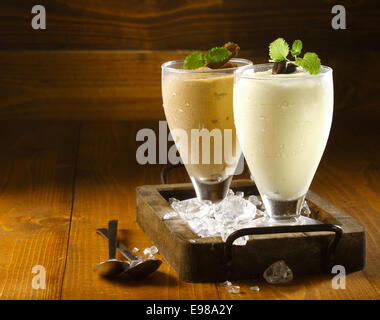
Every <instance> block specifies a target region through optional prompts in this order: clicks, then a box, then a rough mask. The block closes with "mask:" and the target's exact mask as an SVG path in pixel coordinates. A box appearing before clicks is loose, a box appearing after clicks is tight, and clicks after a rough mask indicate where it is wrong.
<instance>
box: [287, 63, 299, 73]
mask: <svg viewBox="0 0 380 320" xmlns="http://www.w3.org/2000/svg"><path fill="white" fill-rule="evenodd" d="M296 70H297V66H296V65H295V64H294V63H287V65H286V73H288V74H289V73H293V72H295V71H296Z"/></svg>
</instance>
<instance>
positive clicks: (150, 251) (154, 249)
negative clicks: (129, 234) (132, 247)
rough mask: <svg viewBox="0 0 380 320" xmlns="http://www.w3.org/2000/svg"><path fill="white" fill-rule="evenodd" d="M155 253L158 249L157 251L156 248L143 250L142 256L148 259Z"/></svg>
mask: <svg viewBox="0 0 380 320" xmlns="http://www.w3.org/2000/svg"><path fill="white" fill-rule="evenodd" d="M157 252H158V249H157V247H156V246H152V247H150V248H145V249H144V255H145V256H149V257H151V256H153V255H155V254H156V253H157Z"/></svg>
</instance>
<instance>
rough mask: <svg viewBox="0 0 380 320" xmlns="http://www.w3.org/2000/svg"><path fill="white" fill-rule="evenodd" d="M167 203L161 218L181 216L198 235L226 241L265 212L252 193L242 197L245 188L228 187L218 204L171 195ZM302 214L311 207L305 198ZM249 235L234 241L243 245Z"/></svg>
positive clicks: (260, 202)
mask: <svg viewBox="0 0 380 320" xmlns="http://www.w3.org/2000/svg"><path fill="white" fill-rule="evenodd" d="M169 203H170V205H171V207H172V208H173V209H174V211H172V212H169V213H167V214H165V215H164V216H163V218H162V219H163V220H169V219H172V218H175V217H178V216H179V217H180V218H182V219H183V220H185V221H186V222H187V223H188V225H189V227H190V228H191V230H192V231H193V232H194V233H195V234H197V235H198V236H199V237H218V236H220V237H221V238H222V240H223V241H226V239H227V238H228V236H229V235H230V234H231V233H233V232H234V231H236V230H239V229H243V228H250V227H254V226H256V225H255V219H257V218H260V217H263V216H265V215H266V212H265V208H264V205H263V203H262V201H261V200H260V199H259V198H258V197H257V196H255V195H251V196H249V197H248V198H247V199H245V198H244V192H242V191H237V192H236V193H234V192H233V191H232V190H231V189H230V190H228V193H227V196H226V198H225V199H224V200H222V201H221V202H219V203H217V204H213V203H212V202H211V201H207V200H206V201H199V200H198V199H197V198H193V199H188V200H183V201H180V200H178V199H175V198H170V199H169ZM301 214H302V215H304V216H310V214H311V211H310V209H309V206H308V205H307V202H306V201H304V202H303V204H302V208H301ZM247 241H248V236H243V237H240V238H238V239H236V240H235V241H234V245H245V244H246V243H247Z"/></svg>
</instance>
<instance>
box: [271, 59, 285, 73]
mask: <svg viewBox="0 0 380 320" xmlns="http://www.w3.org/2000/svg"><path fill="white" fill-rule="evenodd" d="M281 73H286V61H281V62H275V63H274V64H273V68H272V74H281Z"/></svg>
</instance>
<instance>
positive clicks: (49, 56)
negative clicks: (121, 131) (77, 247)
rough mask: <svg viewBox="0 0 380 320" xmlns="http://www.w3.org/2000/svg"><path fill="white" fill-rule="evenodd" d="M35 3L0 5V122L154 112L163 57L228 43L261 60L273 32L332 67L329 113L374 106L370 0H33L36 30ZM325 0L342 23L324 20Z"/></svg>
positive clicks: (374, 35)
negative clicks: (337, 7)
mask: <svg viewBox="0 0 380 320" xmlns="http://www.w3.org/2000/svg"><path fill="white" fill-rule="evenodd" d="M34 4H36V2H35V1H28V0H17V1H11V0H8V1H6V0H2V1H1V4H0V48H1V51H0V96H1V101H0V118H1V119H41V118H42V119H55V118H58V119H79V120H88V119H111V120H116V119H117V120H120V119H160V118H163V112H162V108H161V91H160V71H161V70H160V64H161V63H162V62H163V61H165V60H170V59H178V58H183V57H184V56H186V54H187V51H189V50H190V51H191V50H198V49H203V50H207V49H208V48H211V47H213V46H219V45H221V44H223V43H224V42H226V41H229V40H231V41H235V42H237V43H239V44H240V46H241V48H242V53H241V56H242V57H247V58H251V59H253V61H254V63H261V62H266V61H267V59H268V52H267V51H268V50H267V47H268V44H269V43H270V42H271V41H272V40H274V39H275V38H277V37H279V36H283V37H284V38H285V39H287V40H288V42H292V41H293V40H295V39H301V40H302V41H303V42H304V50H306V51H315V52H317V53H318V54H319V55H320V58H321V60H322V63H323V64H326V65H329V66H332V67H333V68H334V77H335V93H336V95H335V107H336V110H342V109H354V108H358V106H359V105H360V108H362V109H367V108H369V109H376V108H377V106H378V101H379V99H378V92H380V84H379V81H377V78H378V75H377V72H379V71H380V62H379V58H378V57H379V49H380V44H379V41H378V40H379V36H380V25H379V16H380V7H379V5H378V1H377V0H367V1H366V0H346V1H344V0H342V1H332V0H309V1H304V0H287V1H283V0H270V1H247V0H225V1H222V0H195V1H190V0H188V1H185V0H177V1H173V0H172V1H169V0H162V1H154V0H133V1H121V0H96V1H95V0H61V1H53V0H49V1H46V0H41V1H38V4H42V5H44V6H45V8H46V11H47V29H46V30H37V31H36V30H33V29H32V28H31V25H30V23H31V19H32V16H33V15H32V14H31V8H32V6H33V5H34ZM334 4H342V5H344V6H345V8H346V12H347V29H346V30H333V29H332V27H331V19H332V17H333V16H334V15H333V14H331V8H332V6H333V5H334ZM181 50H185V52H182V51H181ZM363 101H364V102H365V103H363Z"/></svg>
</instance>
